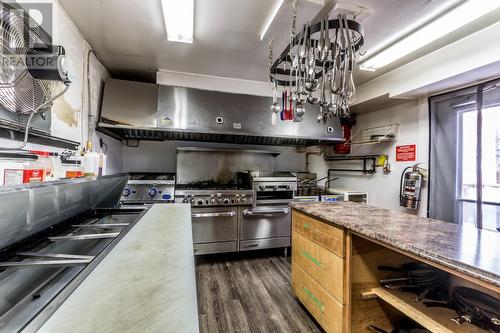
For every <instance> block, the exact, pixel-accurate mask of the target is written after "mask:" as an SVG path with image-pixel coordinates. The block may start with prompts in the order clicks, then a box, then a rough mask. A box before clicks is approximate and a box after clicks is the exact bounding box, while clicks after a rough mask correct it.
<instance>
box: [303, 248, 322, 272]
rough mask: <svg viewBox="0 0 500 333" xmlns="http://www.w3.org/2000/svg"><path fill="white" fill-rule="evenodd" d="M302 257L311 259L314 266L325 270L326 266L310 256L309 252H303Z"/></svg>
mask: <svg viewBox="0 0 500 333" xmlns="http://www.w3.org/2000/svg"><path fill="white" fill-rule="evenodd" d="M302 255H303V256H304V257H306V258H307V259H309V260H310V261H311V262H312V263H313V264H315V265H316V266H318V267H319V268H321V269H325V266H323V264H322V263H321V262H320V261H319V260H318V259H316V258H314V257H313V256H312V255H311V254H309V252H306V251H304V250H302Z"/></svg>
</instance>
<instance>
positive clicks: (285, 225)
mask: <svg viewBox="0 0 500 333" xmlns="http://www.w3.org/2000/svg"><path fill="white" fill-rule="evenodd" d="M291 220H292V217H291V210H290V207H288V205H272V206H271V205H270V206H258V207H251V208H250V207H249V208H244V209H243V211H242V212H241V228H240V251H247V250H257V249H263V248H272V247H286V246H289V245H290V233H291Z"/></svg>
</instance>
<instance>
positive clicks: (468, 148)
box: [428, 80, 500, 231]
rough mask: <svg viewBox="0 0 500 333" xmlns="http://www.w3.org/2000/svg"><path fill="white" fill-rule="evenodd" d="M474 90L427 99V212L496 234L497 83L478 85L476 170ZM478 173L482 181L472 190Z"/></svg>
mask: <svg viewBox="0 0 500 333" xmlns="http://www.w3.org/2000/svg"><path fill="white" fill-rule="evenodd" d="M477 90H478V87H477V86H474V87H469V88H465V89H462V90H459V91H454V92H451V93H446V94H443V95H439V96H433V97H431V98H430V99H429V106H430V178H429V211H428V215H429V216H430V217H432V218H436V219H439V220H444V221H448V222H453V223H459V224H473V225H477V224H478V220H479V219H478V212H477V207H478V201H477V193H478V190H480V193H481V196H482V198H481V212H482V227H483V229H489V230H498V231H500V81H498V80H497V81H496V82H493V81H492V82H489V83H487V84H485V85H484V89H483V93H482V94H479V97H481V99H480V101H481V100H482V111H481V114H482V123H481V124H482V126H481V145H482V150H481V151H482V154H481V164H482V166H481V170H476V158H477V156H476V151H477V150H476V148H477V143H478V142H477V134H478V133H477V119H478V111H477V102H478V101H477V100H476V99H477V98H478V92H477ZM478 171H480V173H479V175H481V178H482V185H481V188H480V189H478V185H477V178H478Z"/></svg>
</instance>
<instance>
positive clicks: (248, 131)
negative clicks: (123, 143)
mask: <svg viewBox="0 0 500 333" xmlns="http://www.w3.org/2000/svg"><path fill="white" fill-rule="evenodd" d="M135 84H137V89H134V86H135ZM144 85H145V84H144V83H136V82H130V81H121V80H108V81H106V86H105V91H104V97H103V106H102V111H101V121H100V123H99V126H98V130H100V131H101V132H105V133H107V134H109V135H113V136H114V137H116V138H120V139H125V140H155V141H161V140H185V141H205V142H206V141H209V142H222V143H239V144H259V145H290V146H296V145H315V144H326V143H333V142H341V141H342V132H341V129H340V121H339V120H338V119H336V118H335V119H332V120H330V121H329V122H328V123H327V124H323V123H321V124H319V123H318V122H317V120H316V117H317V114H318V107H315V106H310V105H307V106H306V114H305V116H304V120H303V122H300V123H294V122H293V121H280V120H278V122H277V124H276V125H275V126H273V125H272V124H271V110H270V105H271V98H270V97H261V96H252V95H244V94H231V93H224V92H216V91H207V90H199V89H192V88H184V87H173V86H157V85H153V84H151V85H149V88H150V89H145V88H147V87H145V86H144ZM155 89H156V90H155ZM145 91H146V93H145ZM155 91H157V92H158V93H157V95H158V98H157V101H152V100H151V99H152V98H154V96H155V94H154V92H155ZM145 99H147V100H145ZM155 102H157V107H156V112H155V110H154V109H153V108H152V105H155ZM153 113H154V114H155V115H156V118H155V117H153Z"/></svg>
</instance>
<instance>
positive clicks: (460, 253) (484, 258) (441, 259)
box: [290, 202, 500, 286]
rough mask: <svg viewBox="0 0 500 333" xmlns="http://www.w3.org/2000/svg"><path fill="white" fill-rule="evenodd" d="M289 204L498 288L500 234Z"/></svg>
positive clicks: (378, 211) (359, 210) (356, 209)
mask: <svg viewBox="0 0 500 333" xmlns="http://www.w3.org/2000/svg"><path fill="white" fill-rule="evenodd" d="M290 206H291V207H292V208H294V209H296V210H299V211H301V212H304V213H306V214H308V215H311V216H313V217H317V218H319V219H322V220H324V221H325V222H327V223H332V224H335V225H339V226H342V227H345V228H346V229H349V230H351V231H354V232H356V233H358V234H359V235H362V236H364V237H366V238H368V239H373V240H375V241H378V242H380V243H385V244H388V245H390V246H392V247H394V248H397V249H401V250H404V251H406V252H408V253H411V254H414V255H416V256H419V257H421V258H425V259H427V260H430V261H432V262H435V263H438V264H441V265H443V266H446V267H449V268H451V269H453V270H456V271H459V272H462V273H464V274H467V275H469V276H471V277H474V278H478V279H480V280H483V281H485V282H487V283H490V284H493V285H495V286H500V245H499V244H500V232H494V231H488V230H478V229H476V228H475V227H474V226H472V225H457V224H453V223H448V222H443V221H439V220H434V219H428V218H423V217H417V216H415V215H411V214H406V213H402V212H397V211H392V210H387V209H382V208H377V207H372V206H367V205H362V204H357V203H353V202H332V203H328V202H292V203H291V204H290Z"/></svg>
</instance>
